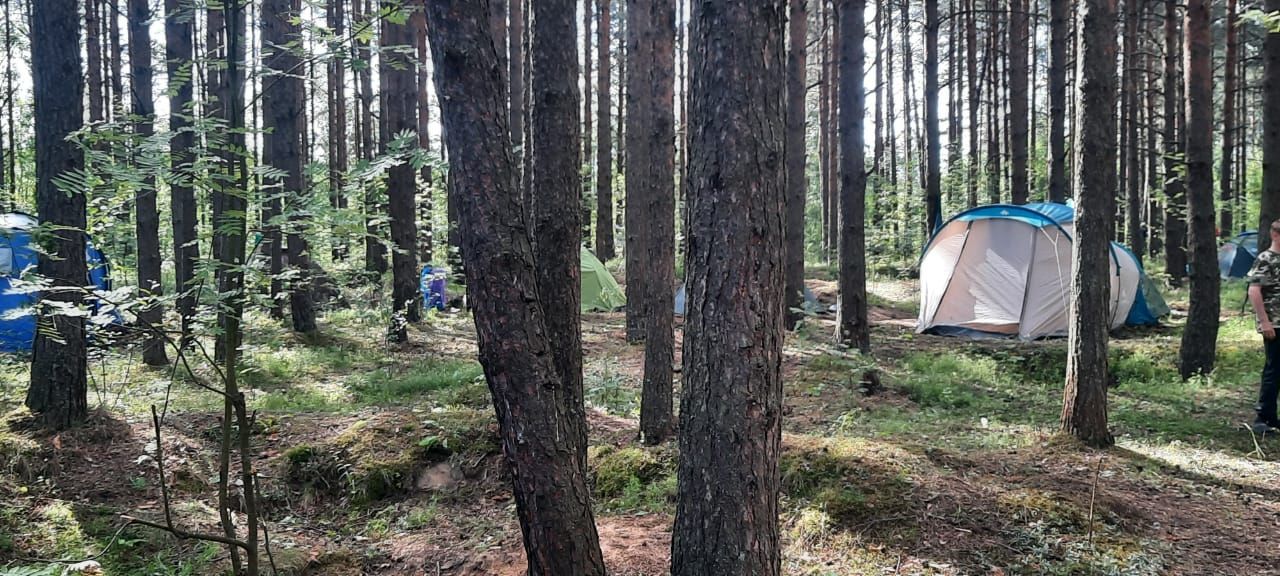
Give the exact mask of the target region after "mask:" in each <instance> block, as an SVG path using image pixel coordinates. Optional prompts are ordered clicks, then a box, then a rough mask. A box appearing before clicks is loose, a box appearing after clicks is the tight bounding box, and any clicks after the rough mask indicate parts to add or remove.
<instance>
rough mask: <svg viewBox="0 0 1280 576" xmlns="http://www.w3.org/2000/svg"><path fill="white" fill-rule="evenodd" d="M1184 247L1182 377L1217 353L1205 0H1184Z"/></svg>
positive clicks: (1203, 367) (1203, 370)
mask: <svg viewBox="0 0 1280 576" xmlns="http://www.w3.org/2000/svg"><path fill="white" fill-rule="evenodd" d="M1186 39H1187V60H1186V62H1187V81H1186V86H1187V92H1186V94H1187V98H1186V109H1187V135H1186V142H1187V221H1188V225H1187V246H1188V252H1189V256H1190V258H1189V262H1188V264H1189V269H1190V274H1189V276H1190V279H1191V307H1190V309H1189V310H1188V312H1187V326H1186V328H1185V329H1184V330H1183V332H1182V347H1181V348H1180V349H1179V351H1178V360H1179V365H1178V366H1179V371H1180V372H1181V373H1182V377H1183V378H1184V379H1186V378H1190V377H1191V376H1193V375H1196V374H1205V375H1207V374H1209V373H1210V372H1212V371H1213V363H1214V359H1215V356H1216V353H1217V341H1218V314H1219V312H1220V310H1219V293H1218V290H1219V287H1220V286H1221V282H1220V280H1219V279H1218V256H1217V254H1218V251H1217V235H1216V234H1214V230H1213V228H1214V224H1215V223H1216V220H1217V219H1216V218H1214V213H1213V44H1212V42H1213V33H1212V32H1211V30H1210V21H1209V0H1188V2H1187V15H1186Z"/></svg>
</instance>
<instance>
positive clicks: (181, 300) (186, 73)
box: [164, 0, 200, 344]
mask: <svg viewBox="0 0 1280 576" xmlns="http://www.w3.org/2000/svg"><path fill="white" fill-rule="evenodd" d="M164 10H165V19H164V35H165V44H164V45H165V62H166V69H167V70H168V73H169V74H168V78H169V90H168V94H169V131H170V132H171V133H172V134H173V136H172V137H171V138H170V140H169V174H170V179H169V182H168V184H169V214H170V222H171V223H172V226H173V269H174V270H173V272H174V280H175V284H176V286H177V291H178V299H177V304H176V307H177V309H178V314H179V316H181V317H182V340H183V343H184V344H185V343H186V341H187V339H188V338H189V337H190V336H191V325H192V323H193V322H194V321H195V313H196V294H195V288H196V286H197V283H196V265H197V263H198V262H199V260H200V244H199V237H198V236H197V235H196V194H195V188H194V186H193V179H194V177H195V173H194V166H193V165H192V163H193V162H194V161H195V157H196V154H197V151H196V145H197V143H196V135H195V132H192V131H191V125H192V117H193V115H194V114H195V109H194V107H193V106H194V100H195V81H196V74H195V57H194V44H195V25H194V21H195V19H196V14H195V12H194V10H192V9H191V8H190V7H189V6H188V5H187V4H185V3H184V2H183V1H182V0H165V3H164Z"/></svg>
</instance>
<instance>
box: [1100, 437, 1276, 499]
mask: <svg viewBox="0 0 1280 576" xmlns="http://www.w3.org/2000/svg"><path fill="white" fill-rule="evenodd" d="M1241 434H1248V432H1246V431H1243V430H1242V431H1241ZM1258 441H1259V445H1260V446H1261V448H1262V450H1263V451H1264V454H1266V455H1267V457H1273V456H1274V454H1273V453H1275V452H1280V446H1276V444H1275V441H1274V440H1273V439H1270V438H1267V439H1263V438H1259V439H1258ZM1117 445H1118V446H1120V447H1122V448H1126V449H1129V450H1132V451H1134V452H1136V453H1138V454H1141V455H1143V456H1146V457H1147V458H1150V459H1152V460H1155V461H1157V462H1160V463H1163V464H1165V465H1167V466H1171V467H1174V468H1179V469H1181V470H1184V471H1186V472H1190V473H1192V474H1197V475H1202V476H1206V477H1209V478H1212V479H1215V480H1218V481H1221V482H1224V483H1227V484H1235V485H1240V486H1244V487H1253V488H1258V489H1262V490H1274V489H1275V487H1276V486H1277V485H1280V462H1269V461H1266V460H1259V459H1257V458H1255V457H1250V456H1248V455H1233V454H1229V453H1226V452H1223V451H1221V450H1206V449H1202V448H1195V447H1192V446H1188V445H1186V444H1184V443H1182V442H1180V441H1177V440H1175V441H1173V442H1169V443H1162V444H1155V443H1148V442H1142V441H1140V440H1134V439H1127V438H1126V439H1120V440H1119V441H1118V442H1117Z"/></svg>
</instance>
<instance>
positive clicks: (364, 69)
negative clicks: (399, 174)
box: [352, 0, 387, 285]
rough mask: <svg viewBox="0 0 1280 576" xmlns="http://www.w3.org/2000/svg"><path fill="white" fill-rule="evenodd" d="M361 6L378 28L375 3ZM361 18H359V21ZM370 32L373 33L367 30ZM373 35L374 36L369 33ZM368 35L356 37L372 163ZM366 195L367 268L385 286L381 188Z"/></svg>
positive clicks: (368, 186)
mask: <svg viewBox="0 0 1280 576" xmlns="http://www.w3.org/2000/svg"><path fill="white" fill-rule="evenodd" d="M352 1H353V3H354V4H355V5H357V6H362V7H361V15H362V16H363V17H364V18H365V19H367V21H368V22H369V23H368V24H366V25H367V26H370V27H372V26H377V22H378V21H379V20H378V18H377V12H374V10H373V4H372V0H352ZM357 19H358V18H357ZM366 32H370V31H366ZM369 35H372V34H369ZM366 37H367V36H366V34H360V35H357V37H356V53H357V59H359V60H360V62H361V64H360V65H359V66H358V67H357V70H358V71H357V75H356V83H357V85H358V90H359V93H360V148H361V150H362V151H363V155H362V156H361V158H360V159H361V160H365V161H372V160H373V157H374V155H375V153H376V150H377V148H376V145H375V144H374V135H375V134H378V132H377V131H375V129H374V122H373V50H372V48H371V47H370V45H369V41H368V40H366V39H365V38H366ZM362 188H363V192H364V198H363V199H362V200H363V202H364V222H365V231H364V269H365V272H368V273H369V275H370V276H371V277H372V278H371V279H373V280H374V283H375V284H379V285H380V284H381V277H382V274H383V273H384V272H386V271H387V247H386V245H385V244H383V242H382V231H383V228H384V227H383V226H382V225H381V224H380V222H381V220H382V216H383V214H385V210H382V209H381V208H382V206H381V205H380V203H379V202H378V187H377V186H376V185H375V184H374V183H373V182H368V181H365V182H363V183H362Z"/></svg>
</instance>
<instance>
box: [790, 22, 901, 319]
mask: <svg viewBox="0 0 1280 576" xmlns="http://www.w3.org/2000/svg"><path fill="white" fill-rule="evenodd" d="M805 4H806V0H789V1H788V6H789V7H788V11H789V13H790V20H789V22H788V34H789V36H788V44H789V46H788V49H787V203H786V207H785V210H786V211H787V213H786V268H787V270H786V280H785V281H786V286H785V290H784V293H785V294H786V301H785V302H784V306H786V310H787V315H786V316H787V319H786V324H787V329H788V330H794V329H795V327H796V323H797V322H799V321H800V319H801V318H803V317H804V313H803V310H802V307H803V306H804V204H805V195H806V194H807V192H806V189H805V188H806V187H805V180H806V176H807V175H806V174H805V169H804V168H805V153H806V152H807V150H808V143H807V142H805V137H804V136H805V130H804V129H805V120H806V114H805V104H806V100H805V93H806V90H805V84H806V72H807V71H808V69H807V67H806V62H805V60H806V59H805V55H806V46H807V45H808V42H809V34H808V30H809V17H808V15H807V14H806V13H805ZM876 70H877V71H878V70H879V67H878V65H877V68H876ZM878 89H879V88H878V87H877V90H878ZM877 109H879V106H877ZM878 127H879V124H877V134H878V133H879V129H878ZM882 148H883V146H880V147H877V150H881V149H882Z"/></svg>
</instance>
